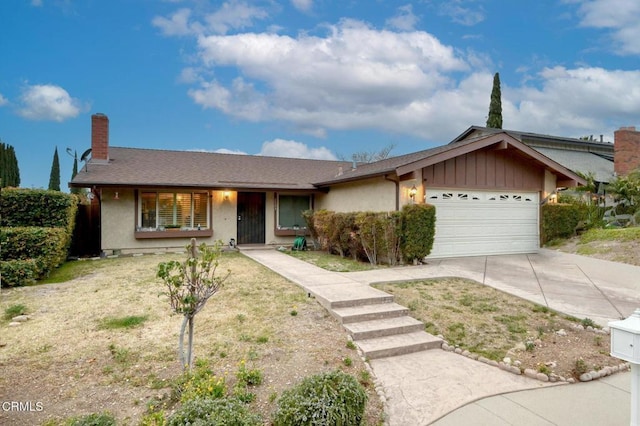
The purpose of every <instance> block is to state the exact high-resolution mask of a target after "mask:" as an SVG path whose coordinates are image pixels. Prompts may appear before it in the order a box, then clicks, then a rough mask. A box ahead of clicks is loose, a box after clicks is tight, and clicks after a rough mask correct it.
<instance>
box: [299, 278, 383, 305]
mask: <svg viewBox="0 0 640 426" xmlns="http://www.w3.org/2000/svg"><path fill="white" fill-rule="evenodd" d="M309 291H310V292H311V293H313V294H314V296H315V297H316V299H318V301H319V302H320V304H321V305H322V306H324V307H325V308H328V309H332V310H333V309H339V308H349V307H353V306H362V305H376V304H380V303H391V302H393V296H392V295H390V294H388V293H385V292H384V291H380V290H377V289H375V288H373V287H369V286H368V285H364V284H361V285H348V284H336V285H323V286H319V287H318V288H317V289H309Z"/></svg>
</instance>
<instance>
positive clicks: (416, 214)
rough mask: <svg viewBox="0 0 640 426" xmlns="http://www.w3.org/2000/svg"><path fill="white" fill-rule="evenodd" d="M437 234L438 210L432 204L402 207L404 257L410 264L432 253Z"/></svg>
mask: <svg viewBox="0 0 640 426" xmlns="http://www.w3.org/2000/svg"><path fill="white" fill-rule="evenodd" d="M435 234H436V208H435V206H432V205H431V204H407V205H405V206H404V207H402V255H403V256H404V259H405V260H406V261H408V262H412V261H413V260H416V259H417V260H421V259H422V258H424V257H425V256H428V255H429V253H431V249H432V248H433V239H434V237H435Z"/></svg>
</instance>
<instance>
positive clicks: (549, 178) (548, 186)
mask: <svg viewBox="0 0 640 426" xmlns="http://www.w3.org/2000/svg"><path fill="white" fill-rule="evenodd" d="M556 181H557V178H556V175H554V174H553V173H551V172H549V171H548V170H545V171H544V189H543V190H542V199H543V200H544V199H545V198H547V197H548V196H549V195H551V194H552V193H553V192H554V191H555V190H556V187H557V186H556Z"/></svg>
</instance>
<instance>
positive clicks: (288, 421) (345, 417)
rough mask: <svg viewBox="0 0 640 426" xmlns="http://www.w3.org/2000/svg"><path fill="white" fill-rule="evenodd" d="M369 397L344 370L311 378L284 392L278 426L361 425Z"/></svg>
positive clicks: (274, 421)
mask: <svg viewBox="0 0 640 426" xmlns="http://www.w3.org/2000/svg"><path fill="white" fill-rule="evenodd" d="M366 402H367V394H366V392H365V390H364V388H363V387H362V385H361V384H360V383H358V381H357V380H356V379H355V378H354V377H353V376H351V375H349V374H346V373H343V372H341V371H334V372H331V373H323V374H317V375H315V376H311V377H307V378H306V379H304V380H303V381H302V382H301V383H300V384H299V385H297V386H296V387H294V388H293V389H289V390H287V391H285V392H283V394H282V396H281V397H280V399H279V400H278V406H277V409H276V412H275V414H274V419H273V424H274V426H290V425H314V426H320V425H344V426H350V425H360V424H361V423H362V419H363V417H364V409H365V404H366Z"/></svg>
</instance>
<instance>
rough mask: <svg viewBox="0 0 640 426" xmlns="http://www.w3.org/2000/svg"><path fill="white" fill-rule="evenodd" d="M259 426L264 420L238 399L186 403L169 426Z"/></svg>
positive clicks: (200, 399)
mask: <svg viewBox="0 0 640 426" xmlns="http://www.w3.org/2000/svg"><path fill="white" fill-rule="evenodd" d="M184 425H202V426H205V425H209V426H259V425H262V419H261V418H260V416H258V415H256V414H252V413H250V412H249V411H248V410H247V407H246V406H245V405H244V404H243V403H241V402H240V401H238V400H236V399H231V398H221V399H207V398H197V399H192V400H190V401H187V402H185V403H184V404H183V405H182V407H180V408H179V409H178V410H177V411H176V412H175V413H174V414H173V415H171V417H169V419H168V420H167V426H184Z"/></svg>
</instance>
